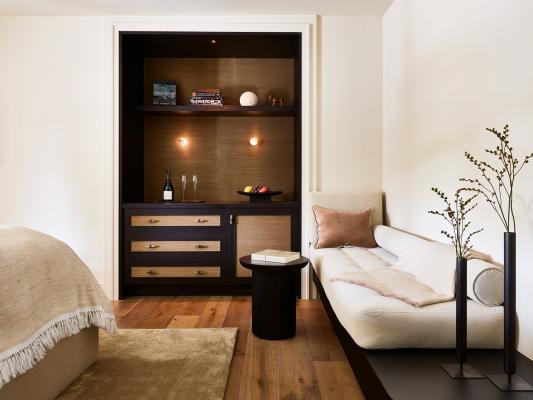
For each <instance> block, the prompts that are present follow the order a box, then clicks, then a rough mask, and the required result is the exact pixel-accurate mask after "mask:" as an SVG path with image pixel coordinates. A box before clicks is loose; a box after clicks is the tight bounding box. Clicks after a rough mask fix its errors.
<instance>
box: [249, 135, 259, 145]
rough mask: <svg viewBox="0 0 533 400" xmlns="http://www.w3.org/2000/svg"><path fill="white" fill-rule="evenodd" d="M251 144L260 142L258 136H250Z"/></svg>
mask: <svg viewBox="0 0 533 400" xmlns="http://www.w3.org/2000/svg"><path fill="white" fill-rule="evenodd" d="M250 144H251V145H252V146H257V145H258V144H259V139H258V138H256V137H252V138H250Z"/></svg>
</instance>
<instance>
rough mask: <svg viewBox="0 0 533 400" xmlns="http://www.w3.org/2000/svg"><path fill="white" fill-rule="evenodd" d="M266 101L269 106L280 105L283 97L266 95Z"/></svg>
mask: <svg viewBox="0 0 533 400" xmlns="http://www.w3.org/2000/svg"><path fill="white" fill-rule="evenodd" d="M268 102H269V103H270V105H271V106H282V105H283V98H282V97H275V96H272V95H271V94H269V95H268Z"/></svg>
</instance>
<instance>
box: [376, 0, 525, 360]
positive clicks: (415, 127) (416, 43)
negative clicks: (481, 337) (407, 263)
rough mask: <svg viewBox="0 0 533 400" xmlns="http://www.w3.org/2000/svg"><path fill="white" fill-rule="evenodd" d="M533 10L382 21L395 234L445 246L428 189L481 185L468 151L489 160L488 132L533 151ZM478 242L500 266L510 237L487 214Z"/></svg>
mask: <svg viewBox="0 0 533 400" xmlns="http://www.w3.org/2000/svg"><path fill="white" fill-rule="evenodd" d="M531 15H533V2H531V1H529V0H514V1H512V2H509V1H506V0H493V1H489V2H487V1H484V0H469V1H467V2H465V1H462V0H461V1H460V0H447V1H427V0H395V1H394V3H393V4H392V6H391V7H390V8H389V10H388V11H387V12H386V14H385V16H384V18H383V63H384V68H383V87H384V91H383V93H384V95H383V186H384V190H385V192H386V201H387V209H388V214H389V215H388V217H389V219H390V223H391V225H392V226H396V227H399V228H402V229H405V230H408V231H412V232H416V233H419V234H422V235H425V236H428V237H431V238H434V239H440V240H442V237H441V236H440V234H439V232H440V229H441V227H442V226H443V225H442V223H441V221H440V220H439V219H437V218H436V217H433V216H430V215H428V214H427V210H428V209H430V208H435V207H438V206H439V205H440V204H439V202H438V199H437V198H436V196H435V195H433V193H431V192H430V187H431V186H433V185H436V186H439V187H441V188H442V189H445V190H447V191H452V190H454V189H456V188H457V187H458V185H459V183H458V181H457V179H458V178H459V177H461V176H471V175H474V170H473V168H472V167H471V166H470V164H469V163H468V162H467V161H466V159H465V158H464V157H463V152H464V151H465V150H470V151H471V152H473V153H475V154H476V155H479V156H481V157H485V154H484V152H483V149H484V148H485V147H486V146H491V145H493V144H494V141H492V140H491V137H490V136H489V134H488V133H486V132H484V128H485V127H493V126H494V127H500V128H501V127H503V125H505V124H506V123H509V124H510V126H511V135H512V136H511V138H512V142H513V144H514V147H515V149H516V151H517V153H521V154H524V155H525V154H526V152H531V151H533V133H532V129H533V51H531V43H533V24H531ZM532 167H533V165H530V167H529V168H528V169H527V170H525V171H524V172H523V174H522V175H521V176H520V179H519V182H518V185H517V187H518V190H517V192H516V199H517V200H518V201H517V204H516V210H517V217H518V228H517V232H518V233H517V238H518V240H517V247H518V249H517V251H518V255H517V261H518V272H517V281H518V298H517V303H518V314H519V324H520V340H519V349H520V351H522V352H523V353H524V354H526V355H527V356H529V357H530V358H533V314H532V313H531V304H532V302H533V294H532V291H531V288H532V287H533V266H532V260H533V246H532V245H531V243H533V185H532V184H531V183H532V181H533V168H532ZM473 218H474V224H476V225H477V226H482V227H484V228H485V231H484V232H483V233H482V234H481V235H480V236H479V237H478V239H477V240H476V241H475V244H476V247H478V248H479V249H480V250H484V251H486V252H489V253H491V254H492V255H494V256H495V257H496V258H498V259H499V260H501V259H502V252H503V243H502V237H503V234H502V232H503V228H502V226H500V224H498V221H497V217H496V216H495V215H494V214H493V213H492V212H491V210H490V208H489V207H488V205H486V204H480V206H479V207H478V210H477V212H476V214H475V215H473Z"/></svg>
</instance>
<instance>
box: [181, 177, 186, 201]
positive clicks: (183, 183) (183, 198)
mask: <svg viewBox="0 0 533 400" xmlns="http://www.w3.org/2000/svg"><path fill="white" fill-rule="evenodd" d="M185 189H187V176H186V175H182V176H181V191H182V196H181V201H183V202H184V201H185Z"/></svg>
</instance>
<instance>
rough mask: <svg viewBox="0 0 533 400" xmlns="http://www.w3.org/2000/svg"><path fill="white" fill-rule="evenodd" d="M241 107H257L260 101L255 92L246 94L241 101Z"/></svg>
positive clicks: (242, 95)
mask: <svg viewBox="0 0 533 400" xmlns="http://www.w3.org/2000/svg"><path fill="white" fill-rule="evenodd" d="M239 101H240V103H241V106H244V107H252V106H256V105H257V102H258V101H259V99H258V98H257V95H256V94H255V93H254V92H244V93H243V94H241V98H240V99H239Z"/></svg>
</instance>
